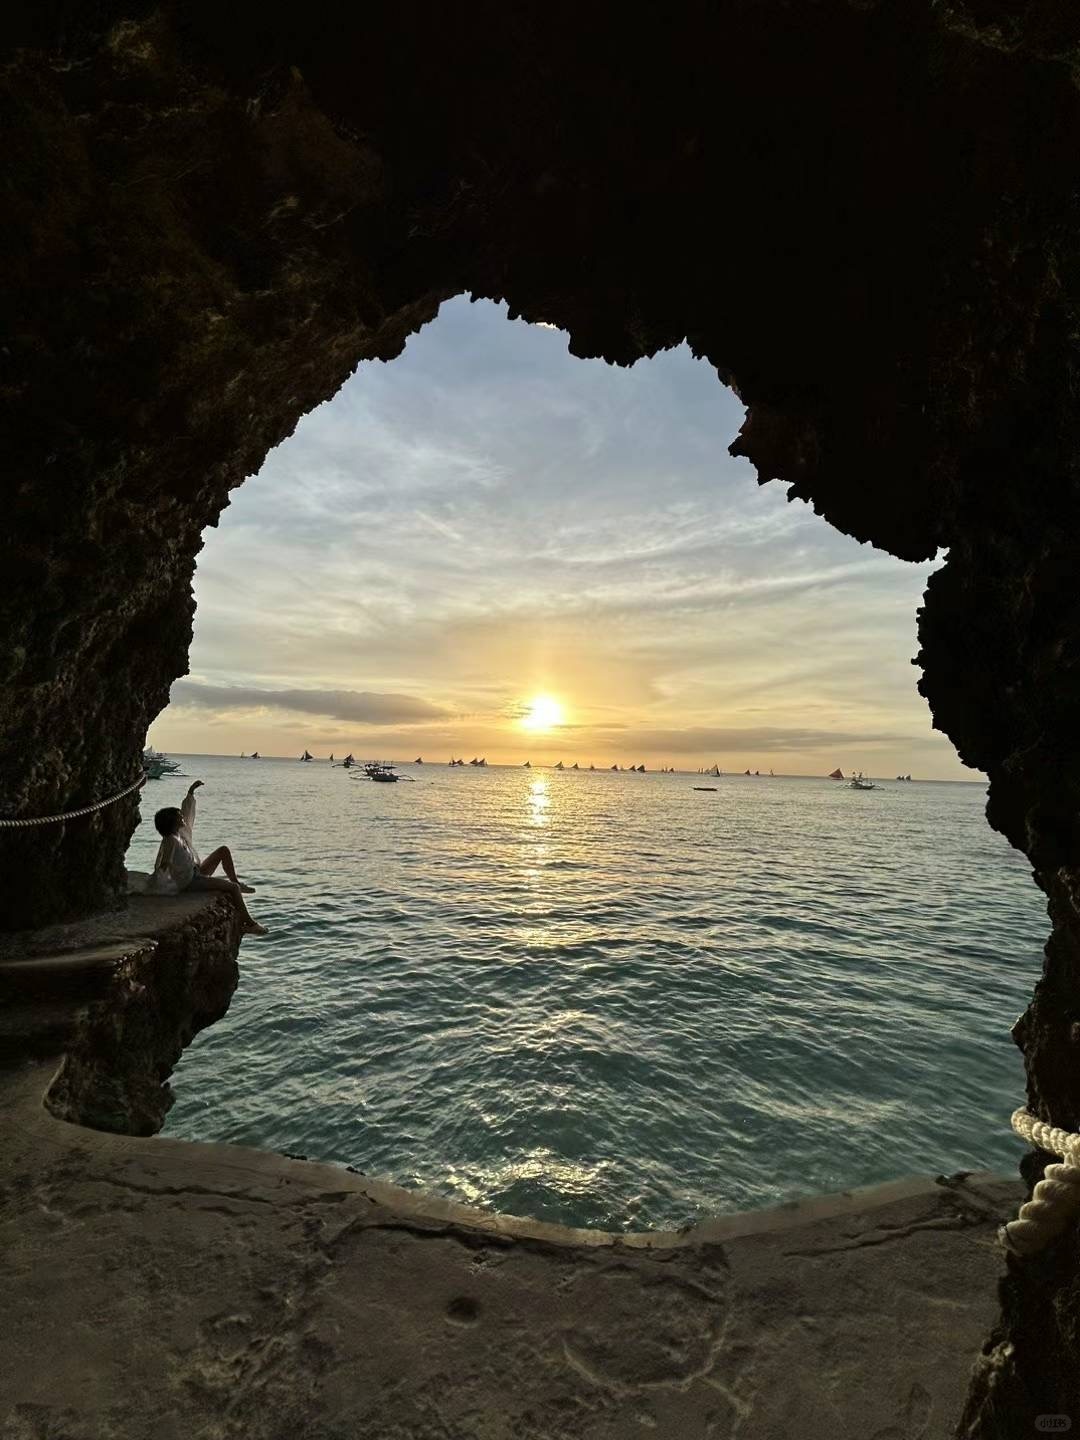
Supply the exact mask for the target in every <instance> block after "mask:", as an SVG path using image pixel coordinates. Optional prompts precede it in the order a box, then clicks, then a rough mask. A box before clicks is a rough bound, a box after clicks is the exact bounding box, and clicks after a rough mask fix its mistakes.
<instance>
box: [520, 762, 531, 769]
mask: <svg viewBox="0 0 1080 1440" xmlns="http://www.w3.org/2000/svg"><path fill="white" fill-rule="evenodd" d="M521 768H522V769H523V770H531V769H532V765H531V764H530V763H529V761H528V760H526V761H525V764H524V765H523V766H522V767H521Z"/></svg>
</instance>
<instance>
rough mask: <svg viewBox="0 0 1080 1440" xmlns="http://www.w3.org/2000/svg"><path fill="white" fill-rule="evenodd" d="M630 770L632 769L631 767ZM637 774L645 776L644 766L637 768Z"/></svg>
mask: <svg viewBox="0 0 1080 1440" xmlns="http://www.w3.org/2000/svg"><path fill="white" fill-rule="evenodd" d="M630 768H631V769H633V766H631V767H630ZM637 773H638V774H639V775H644V774H645V766H644V765H639V766H638V767H637Z"/></svg>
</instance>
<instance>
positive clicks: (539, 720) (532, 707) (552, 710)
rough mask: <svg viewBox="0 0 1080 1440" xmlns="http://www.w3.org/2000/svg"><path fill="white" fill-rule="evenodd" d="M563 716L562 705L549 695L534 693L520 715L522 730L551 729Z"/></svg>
mask: <svg viewBox="0 0 1080 1440" xmlns="http://www.w3.org/2000/svg"><path fill="white" fill-rule="evenodd" d="M562 718H563V707H562V706H561V705H560V704H559V702H558V700H554V699H552V697H551V696H550V695H534V696H533V698H532V699H531V700H530V701H529V708H528V709H527V710H526V711H525V714H524V715H522V717H521V727H522V729H523V730H552V729H554V727H555V726H556V725H558V724H559V723H560V721H561V720H562Z"/></svg>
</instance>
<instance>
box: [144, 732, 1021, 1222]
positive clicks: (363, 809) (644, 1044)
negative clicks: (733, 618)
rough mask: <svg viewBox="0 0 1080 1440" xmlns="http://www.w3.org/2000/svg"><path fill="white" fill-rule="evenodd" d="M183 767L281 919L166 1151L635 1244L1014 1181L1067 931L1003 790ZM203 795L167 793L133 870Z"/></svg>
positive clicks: (198, 763) (149, 804)
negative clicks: (227, 1150)
mask: <svg viewBox="0 0 1080 1440" xmlns="http://www.w3.org/2000/svg"><path fill="white" fill-rule="evenodd" d="M184 772H185V774H186V775H187V776H189V777H191V778H196V777H201V778H202V779H204V780H205V781H206V789H205V790H203V791H202V792H200V798H201V803H200V816H199V824H198V829H197V834H196V839H197V841H198V843H199V844H200V847H201V848H202V850H203V852H204V853H206V852H207V851H209V850H210V849H211V848H213V846H214V845H216V844H219V843H222V842H227V843H229V844H230V845H231V846H232V848H233V851H234V854H235V855H236V856H237V860H238V864H239V866H240V871H241V876H242V878H244V877H246V878H248V879H250V880H251V882H252V883H254V884H256V885H257V886H258V890H259V893H258V894H257V895H256V896H254V897H252V899H251V906H252V910H253V912H254V913H255V915H256V916H257V918H259V919H261V920H262V921H264V923H266V924H267V925H269V926H271V927H272V930H273V934H272V935H271V936H270V937H269V938H268V939H266V940H261V941H248V942H245V945H244V948H243V951H242V955H241V983H240V988H239V990H238V991H237V994H236V996H235V998H234V1000H233V1004H232V1009H231V1010H230V1012H229V1014H228V1016H227V1017H226V1018H225V1019H224V1020H222V1021H221V1022H219V1023H218V1024H217V1025H215V1026H213V1027H212V1028H211V1029H209V1030H207V1031H205V1032H204V1033H203V1034H202V1035H201V1036H199V1037H198V1038H197V1039H196V1041H195V1042H194V1044H193V1045H192V1046H191V1047H190V1049H189V1050H188V1051H187V1052H186V1054H185V1056H184V1057H183V1059H182V1060H181V1062H180V1064H179V1065H178V1067H177V1070H176V1073H175V1075H174V1077H173V1084H174V1088H175V1092H176V1097H177V1099H176V1105H175V1108H174V1109H173V1111H172V1113H171V1115H170V1118H169V1122H168V1128H167V1133H169V1134H172V1135H176V1136H184V1137H187V1138H191V1139H204V1140H224V1141H233V1142H238V1143H242V1144H249V1145H260V1146H265V1147H270V1148H273V1149H278V1150H287V1151H290V1152H293V1153H296V1154H301V1155H307V1156H310V1157H312V1158H318V1159H323V1160H332V1161H338V1162H341V1163H344V1164H350V1165H353V1166H355V1167H357V1168H358V1169H360V1170H362V1171H364V1172H365V1173H366V1174H369V1175H378V1176H382V1177H386V1178H388V1179H391V1180H394V1181H396V1182H397V1183H398V1184H402V1185H409V1186H424V1187H425V1188H427V1189H430V1190H433V1191H436V1192H438V1193H440V1194H443V1195H447V1196H450V1197H453V1198H455V1199H458V1200H463V1201H466V1202H468V1203H470V1204H474V1205H482V1206H486V1207H491V1208H494V1209H496V1210H501V1211H505V1212H509V1213H513V1214H519V1215H531V1216H536V1217H540V1218H544V1219H551V1220H557V1221H561V1222H563V1223H566V1224H574V1225H592V1226H599V1227H604V1228H610V1229H623V1228H631V1229H642V1228H650V1227H670V1226H677V1225H679V1224H682V1223H684V1222H687V1221H691V1220H693V1219H694V1218H696V1217H699V1216H702V1215H706V1214H710V1213H717V1212H722V1211H728V1210H734V1209H742V1208H747V1207H751V1206H758V1205H766V1204H771V1203H775V1202H778V1201H780V1200H784V1199H789V1198H792V1197H794V1196H797V1195H805V1194H812V1193H816V1192H822V1191H829V1190H836V1189H840V1188H843V1187H846V1186H850V1185H857V1184H866V1183H870V1182H873V1181H878V1180H885V1179H890V1178H895V1177H896V1176H900V1175H905V1174H911V1173H915V1172H923V1173H931V1174H934V1173H939V1172H941V1171H953V1170H957V1169H978V1168H994V1167H1006V1168H1012V1167H1013V1166H1014V1165H1015V1162H1016V1159H1017V1157H1018V1155H1019V1153H1020V1151H1019V1147H1018V1145H1017V1143H1016V1142H1014V1141H1013V1140H1012V1139H1011V1138H1010V1135H1009V1129H1008V1117H1009V1113H1010V1111H1011V1110H1012V1109H1013V1107H1014V1106H1015V1105H1016V1104H1018V1103H1020V1101H1021V1100H1022V1098H1023V1071H1022V1066H1021V1063H1020V1057H1019V1054H1018V1052H1017V1051H1016V1050H1015V1048H1014V1046H1013V1044H1012V1042H1011V1040H1010V1039H1009V1033H1008V1031H1009V1027H1010V1025H1011V1024H1012V1022H1013V1020H1014V1019H1015V1017H1016V1015H1017V1014H1018V1013H1019V1012H1020V1011H1021V1010H1022V1009H1023V1007H1024V1005H1025V1004H1026V1003H1027V997H1028V995H1029V994H1030V990H1031V987H1032V985H1033V983H1034V981H1035V979H1036V978H1037V976H1038V973H1039V966H1040V963H1041V947H1042V943H1043V940H1044V938H1045V932H1046V929H1047V925H1046V920H1045V912H1044V905H1043V901H1042V897H1041V896H1040V895H1039V893H1038V892H1037V891H1036V890H1035V888H1034V886H1033V885H1032V883H1031V881H1030V878H1029V872H1028V867H1027V864H1026V862H1025V861H1024V859H1023V858H1022V857H1021V856H1018V855H1016V854H1015V853H1014V852H1012V851H1011V850H1009V848H1008V847H1007V845H1006V844H1005V842H1004V841H1003V840H1002V839H1001V837H1000V836H997V835H994V834H993V833H992V832H991V831H990V830H989V828H988V827H987V825H986V823H985V820H984V819H983V814H982V811H983V805H984V803H985V795H984V791H983V788H982V787H981V786H978V785H949V784H933V783H926V784H917V783H915V784H911V785H895V784H886V785H885V786H884V787H883V788H882V789H880V790H875V791H873V792H870V793H866V794H861V793H858V792H853V791H851V790H849V789H848V788H847V787H846V786H841V785H837V784H835V783H833V782H830V781H827V780H814V779H780V778H777V779H764V778H762V779H746V778H743V777H731V778H728V777H724V778H722V779H720V780H715V781H711V782H708V781H706V782H699V780H698V777H696V776H688V775H659V774H657V775H650V774H646V775H630V774H619V775H614V774H611V773H609V772H606V771H605V772H596V773H588V772H579V773H576V774H571V773H565V772H564V773H562V774H560V773H557V772H554V771H550V770H536V769H534V770H532V771H531V772H530V771H527V770H517V769H498V768H488V769H486V770H472V769H468V768H466V769H464V770H450V769H448V768H447V767H446V766H445V765H439V766H435V765H427V766H423V767H414V766H404V767H402V773H403V774H404V775H410V776H413V777H415V781H416V783H413V784H406V783H402V784H398V785H373V784H371V783H370V782H367V781H365V780H362V779H357V778H354V777H353V776H351V775H350V774H349V772H347V771H344V770H341V769H331V768H330V767H329V766H328V765H327V764H326V763H325V762H323V763H318V764H310V765H301V764H299V763H298V762H297V761H295V760H287V761H272V760H263V761H259V762H251V761H240V760H228V759H221V758H199V759H195V758H194V757H192V758H185V760H184ZM695 783H712V784H715V785H716V786H717V787H718V789H717V793H715V794H707V793H697V792H695V791H694V789H693V788H692V787H693V785H694V784H695ZM186 784H187V782H186V781H184V782H170V781H168V780H164V781H161V782H158V783H156V784H153V785H152V786H150V787H149V789H148V791H147V794H146V797H145V800H144V804H143V811H144V815H145V817H146V818H145V819H144V821H143V824H142V825H141V827H140V829H139V830H138V831H137V832H136V835H135V838H134V840H133V842H132V850H131V854H130V856H129V862H128V863H129V865H132V866H136V867H139V868H147V867H148V866H149V865H150V864H151V863H152V857H153V851H154V848H155V841H156V837H155V836H154V833H153V827H152V820H151V817H152V814H153V810H154V809H155V808H157V807H158V806H161V805H167V804H177V803H179V800H180V797H181V795H182V793H183V791H184V789H186Z"/></svg>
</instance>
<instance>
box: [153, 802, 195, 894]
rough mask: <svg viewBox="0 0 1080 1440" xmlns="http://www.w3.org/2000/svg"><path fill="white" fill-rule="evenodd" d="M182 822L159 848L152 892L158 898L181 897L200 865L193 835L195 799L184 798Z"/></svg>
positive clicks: (181, 810) (181, 807)
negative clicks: (164, 896)
mask: <svg viewBox="0 0 1080 1440" xmlns="http://www.w3.org/2000/svg"><path fill="white" fill-rule="evenodd" d="M180 814H181V815H182V816H183V819H182V820H181V822H180V828H179V830H177V832H176V834H175V835H166V836H165V838H164V840H162V842H161V844H160V845H159V846H158V853H157V859H156V860H155V861H154V873H153V875H152V876H151V877H150V886H149V889H150V890H151V892H152V893H153V894H155V895H179V893H180V891H181V890H186V889H187V887H188V886H189V885H190V884H191V880H192V876H193V875H194V874H195V871H196V869H197V868H198V865H199V852H198V851H197V850H196V849H195V842H194V840H193V839H192V838H191V832H192V831H193V830H194V828H195V796H194V795H193V794H191V793H189V794H187V795H185V796H184V800H183V803H182V804H181V806H180Z"/></svg>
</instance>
